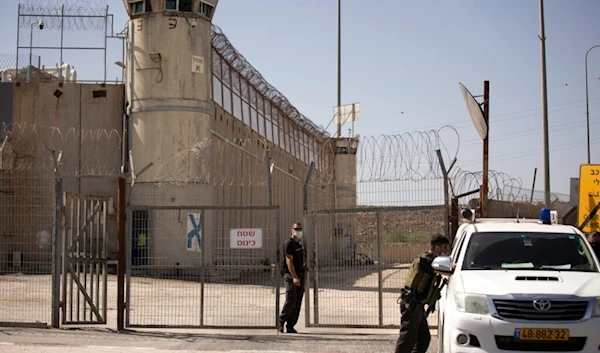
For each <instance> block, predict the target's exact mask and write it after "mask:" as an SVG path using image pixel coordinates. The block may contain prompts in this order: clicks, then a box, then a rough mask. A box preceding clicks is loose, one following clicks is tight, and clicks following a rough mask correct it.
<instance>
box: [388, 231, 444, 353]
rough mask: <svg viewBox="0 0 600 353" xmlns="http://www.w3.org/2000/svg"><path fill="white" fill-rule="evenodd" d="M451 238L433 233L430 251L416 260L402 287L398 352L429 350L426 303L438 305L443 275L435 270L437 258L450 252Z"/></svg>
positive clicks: (421, 352) (419, 352)
mask: <svg viewBox="0 0 600 353" xmlns="http://www.w3.org/2000/svg"><path fill="white" fill-rule="evenodd" d="M449 245H450V241H449V240H448V238H446V237H444V236H443V235H439V234H435V235H433V236H432V237H431V241H430V246H429V251H428V252H426V253H423V254H421V255H419V257H417V258H416V259H415V261H413V263H412V265H411V267H410V270H409V272H408V275H407V276H406V280H405V283H404V285H405V287H404V288H402V290H401V292H402V296H401V299H402V301H401V304H400V313H401V315H402V318H401V320H400V336H399V337H398V341H397V342H396V353H412V352H414V353H425V352H426V351H427V348H428V347H429V342H430V341H431V335H430V333H429V326H428V325H427V315H426V313H425V304H427V305H428V306H431V305H435V302H436V301H437V300H438V299H439V297H440V296H439V294H440V287H441V286H440V283H441V281H442V278H441V276H440V275H439V274H437V273H435V272H434V270H433V267H431V263H432V261H433V259H434V258H435V257H436V256H438V255H440V254H444V253H447V252H448V246H449Z"/></svg>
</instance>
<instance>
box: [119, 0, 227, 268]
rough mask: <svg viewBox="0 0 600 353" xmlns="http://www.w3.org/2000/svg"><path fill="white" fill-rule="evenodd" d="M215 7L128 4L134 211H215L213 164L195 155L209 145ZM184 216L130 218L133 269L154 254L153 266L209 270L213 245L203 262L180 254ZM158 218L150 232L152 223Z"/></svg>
mask: <svg viewBox="0 0 600 353" xmlns="http://www.w3.org/2000/svg"><path fill="white" fill-rule="evenodd" d="M217 2H218V0H124V4H125V7H126V9H127V12H128V14H129V18H130V20H129V23H128V35H127V58H126V60H125V61H126V62H125V64H124V65H123V64H122V65H123V66H124V67H125V73H126V78H125V86H126V87H125V92H126V102H127V105H126V109H125V111H126V116H127V123H126V124H127V127H128V141H129V146H128V149H129V150H130V153H131V159H130V164H131V165H132V167H133V170H132V171H133V174H132V176H133V175H134V176H135V179H134V182H135V185H134V188H133V189H132V192H131V194H130V197H129V202H130V204H131V205H147V206H186V205H189V206H192V205H194V206H197V205H211V204H213V203H214V200H213V198H214V195H215V194H216V193H215V191H214V186H213V185H212V183H211V175H210V163H211V158H212V157H211V155H210V153H209V151H208V150H206V149H204V150H194V148H195V147H196V146H197V144H199V143H202V142H206V141H207V139H208V138H210V129H211V124H213V119H212V117H213V115H214V114H213V112H214V102H213V101H212V97H211V77H212V72H211V66H210V63H211V50H212V37H211V20H212V17H213V15H214V13H215V9H216V6H217ZM119 64H120V63H119ZM198 152H200V153H198ZM185 216H186V215H184V218H182V219H178V218H173V217H170V216H169V217H166V216H164V213H160V211H158V210H150V211H148V210H137V211H133V215H132V220H131V222H132V228H131V232H132V261H133V263H134V264H136V265H146V264H149V262H148V261H149V260H148V256H149V254H152V256H153V257H154V258H155V259H156V258H168V259H177V260H176V261H177V264H175V263H174V262H175V260H173V261H172V262H173V263H171V262H169V263H168V264H167V263H164V264H163V265H181V266H188V265H195V266H197V265H199V264H201V263H202V262H203V263H210V261H212V259H211V257H212V252H211V251H210V248H211V247H212V246H213V244H212V243H211V242H210V241H207V242H205V243H204V245H203V247H204V251H203V253H204V254H205V255H204V256H203V257H201V256H198V254H197V253H196V252H194V251H185V250H183V251H182V249H185V248H184V247H182V246H179V244H185V243H180V241H181V239H180V238H181V235H182V234H183V235H185V234H188V232H189V231H188V230H187V228H186V227H187V222H186V221H185V219H186V217H185ZM165 217H166V218H168V219H164V218H165ZM161 218H163V220H161V221H160V222H156V223H154V225H153V226H152V227H153V228H152V230H151V231H148V230H147V225H148V224H150V220H151V219H161ZM204 224H205V225H206V222H205V223H204ZM153 234H154V236H153ZM156 234H160V235H161V236H160V237H157V236H155V235H156ZM188 236H189V235H188ZM188 242H190V240H189V239H188ZM174 244H177V245H174Z"/></svg>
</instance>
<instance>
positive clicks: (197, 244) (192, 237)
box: [186, 213, 202, 251]
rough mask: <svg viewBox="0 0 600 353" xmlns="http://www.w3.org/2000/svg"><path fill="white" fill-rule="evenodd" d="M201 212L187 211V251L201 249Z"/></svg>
mask: <svg viewBox="0 0 600 353" xmlns="http://www.w3.org/2000/svg"><path fill="white" fill-rule="evenodd" d="M201 217H202V214H201V213H188V221H187V246H186V250H187V251H202V218H201Z"/></svg>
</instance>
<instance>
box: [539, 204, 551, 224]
mask: <svg viewBox="0 0 600 353" xmlns="http://www.w3.org/2000/svg"><path fill="white" fill-rule="evenodd" d="M540 222H541V223H542V224H552V218H551V216H550V209H549V208H542V209H541V211H540Z"/></svg>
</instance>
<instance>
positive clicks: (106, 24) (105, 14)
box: [102, 6, 108, 84]
mask: <svg viewBox="0 0 600 353" xmlns="http://www.w3.org/2000/svg"><path fill="white" fill-rule="evenodd" d="M107 41H108V6H106V11H105V13H104V81H102V82H103V83H104V84H106V47H107V46H108V43H107Z"/></svg>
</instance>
